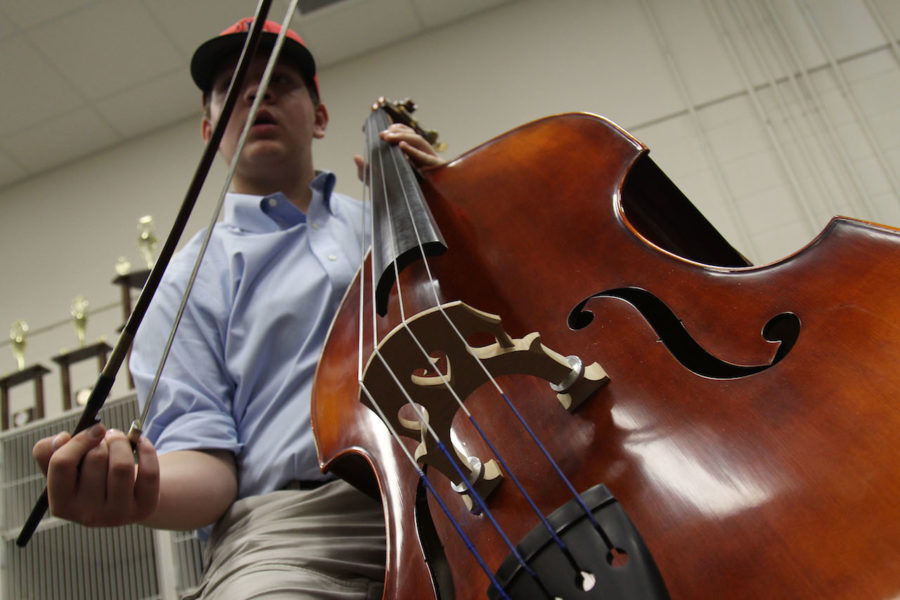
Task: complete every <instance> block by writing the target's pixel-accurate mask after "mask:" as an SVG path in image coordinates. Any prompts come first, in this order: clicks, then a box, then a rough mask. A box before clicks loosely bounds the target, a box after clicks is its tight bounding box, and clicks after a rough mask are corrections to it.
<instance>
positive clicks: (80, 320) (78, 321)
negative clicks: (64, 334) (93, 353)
mask: <svg viewBox="0 0 900 600" xmlns="http://www.w3.org/2000/svg"><path fill="white" fill-rule="evenodd" d="M88 306H89V304H88V301H87V298H85V297H84V296H75V298H74V299H73V300H72V309H71V311H70V314H71V315H72V324H73V325H75V335H77V336H78V345H79V346H84V340H85V338H86V337H87V311H88Z"/></svg>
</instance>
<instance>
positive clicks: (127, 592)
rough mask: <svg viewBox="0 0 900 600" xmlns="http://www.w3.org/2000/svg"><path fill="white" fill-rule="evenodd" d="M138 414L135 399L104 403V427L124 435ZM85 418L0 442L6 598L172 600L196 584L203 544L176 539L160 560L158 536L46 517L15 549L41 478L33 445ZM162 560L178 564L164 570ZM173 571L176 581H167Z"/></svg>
mask: <svg viewBox="0 0 900 600" xmlns="http://www.w3.org/2000/svg"><path fill="white" fill-rule="evenodd" d="M136 414H137V402H136V400H135V397H134V396H133V395H132V396H129V397H126V398H121V399H117V400H114V401H110V402H107V404H106V406H105V407H104V409H103V413H102V417H103V422H104V423H105V424H106V425H107V426H108V427H115V428H117V429H122V430H123V431H124V430H127V428H128V424H129V423H130V422H131V419H133V418H134V416H135V415H136ZM79 416H80V415H79V414H78V413H70V414H68V415H66V416H64V417H61V418H59V419H55V420H52V421H42V422H40V423H35V424H34V425H29V426H28V427H26V428H23V429H20V430H13V431H11V432H7V433H4V434H3V435H2V436H0V524H2V535H3V545H2V547H3V551H4V557H3V558H4V560H3V562H2V568H3V571H2V577H0V579H2V585H0V590H2V594H0V596H2V597H3V598H10V599H12V598H15V599H22V600H31V599H35V600H37V599H40V600H81V599H83V600H107V599H108V600H122V599H128V600H132V599H133V600H144V599H148V600H149V599H155V598H171V597H175V594H177V593H181V592H184V591H186V590H188V589H190V588H192V587H193V586H195V585H196V584H197V581H198V579H199V574H200V571H201V567H202V557H201V549H200V545H199V543H198V542H197V541H196V539H195V538H194V537H193V535H191V534H175V535H173V536H171V537H170V538H164V539H171V540H172V549H171V552H169V553H158V552H156V550H157V549H156V548H155V546H154V544H155V543H158V541H157V540H155V538H154V536H153V533H152V532H151V531H150V530H148V529H145V528H143V527H139V526H129V527H116V528H111V529H89V528H86V527H82V526H80V525H74V524H72V523H68V522H66V521H62V520H59V519H55V518H53V517H49V516H48V517H45V518H44V521H43V522H42V524H41V526H40V527H39V529H38V531H37V532H36V533H35V534H34V537H33V538H32V539H31V541H30V542H29V543H28V545H27V546H26V547H25V548H19V547H17V546H16V545H15V538H16V536H18V534H19V530H20V529H21V526H22V524H23V523H24V522H25V519H26V518H27V516H28V514H29V513H30V512H31V508H32V506H33V505H34V501H35V500H36V499H37V497H38V495H39V494H40V493H41V491H42V490H43V488H44V477H43V475H41V473H40V470H39V469H38V468H37V464H36V463H35V462H34V459H33V458H32V457H31V447H32V446H33V445H34V443H35V442H36V441H37V440H39V439H41V438H42V437H46V436H49V435H53V434H55V433H57V432H59V431H61V430H66V431H71V430H72V429H73V428H74V427H75V423H76V421H77V420H78V417H79ZM158 556H172V557H173V559H174V563H175V564H174V565H171V566H169V569H162V568H160V567H161V565H158V564H157V560H158ZM165 572H170V573H171V572H174V573H175V581H166V580H165V577H163V576H162V574H163V573H165Z"/></svg>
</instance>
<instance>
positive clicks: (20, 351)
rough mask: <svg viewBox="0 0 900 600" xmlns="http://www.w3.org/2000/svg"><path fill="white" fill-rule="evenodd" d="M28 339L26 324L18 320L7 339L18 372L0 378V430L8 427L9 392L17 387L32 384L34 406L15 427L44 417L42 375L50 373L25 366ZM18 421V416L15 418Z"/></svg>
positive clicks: (35, 367)
mask: <svg viewBox="0 0 900 600" xmlns="http://www.w3.org/2000/svg"><path fill="white" fill-rule="evenodd" d="M27 337H28V323H26V322H25V321H23V320H22V319H19V320H17V321H15V322H14V323H13V324H12V327H11V328H10V330H9V338H10V340H11V341H12V350H13V356H15V358H16V366H17V367H18V371H16V372H15V373H13V374H11V375H4V376H3V377H0V429H3V430H6V429H9V426H10V414H9V412H10V407H9V403H10V402H9V390H10V388H13V387H15V386H17V385H20V384H23V383H28V382H29V381H33V382H34V406H33V407H32V408H29V409H27V410H25V411H23V419H22V420H21V421H17V423H16V425H24V424H25V423H27V422H29V421H32V420H34V419H42V418H43V417H44V375H46V374H47V373H49V372H50V370H49V369H47V368H46V367H44V366H43V365H39V364H34V365H31V366H30V367H26V366H25V342H26V338H27ZM17 419H18V416H17Z"/></svg>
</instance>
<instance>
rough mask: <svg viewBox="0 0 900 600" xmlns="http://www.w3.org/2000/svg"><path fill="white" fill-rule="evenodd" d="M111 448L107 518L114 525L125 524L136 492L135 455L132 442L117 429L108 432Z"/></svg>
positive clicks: (107, 476) (107, 489) (106, 442)
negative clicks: (133, 494) (134, 491)
mask: <svg viewBox="0 0 900 600" xmlns="http://www.w3.org/2000/svg"><path fill="white" fill-rule="evenodd" d="M104 442H105V444H106V446H107V448H109V458H108V467H107V475H106V507H107V511H106V517H107V518H108V519H110V520H111V521H112V522H113V523H124V522H125V520H126V519H127V517H128V515H129V513H130V512H131V508H132V506H131V504H132V493H133V490H134V454H132V451H131V442H129V441H128V438H127V437H125V434H124V433H122V432H121V431H119V430H117V429H110V430H109V431H107V432H106V438H105V439H104Z"/></svg>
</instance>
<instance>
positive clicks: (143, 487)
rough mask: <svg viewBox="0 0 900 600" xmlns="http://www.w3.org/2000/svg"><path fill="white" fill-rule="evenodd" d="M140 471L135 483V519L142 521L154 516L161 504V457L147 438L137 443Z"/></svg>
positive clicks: (142, 438)
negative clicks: (158, 505)
mask: <svg viewBox="0 0 900 600" xmlns="http://www.w3.org/2000/svg"><path fill="white" fill-rule="evenodd" d="M137 459H138V470H137V479H135V482H134V502H135V506H136V510H137V512H136V515H135V518H136V519H137V520H139V521H142V520H144V519H146V518H147V517H149V516H150V515H152V514H153V511H155V510H156V506H157V504H158V503H159V457H158V456H157V455H156V448H154V447H153V444H151V443H150V440H148V439H147V438H145V437H141V438H140V439H139V440H138V443H137Z"/></svg>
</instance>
